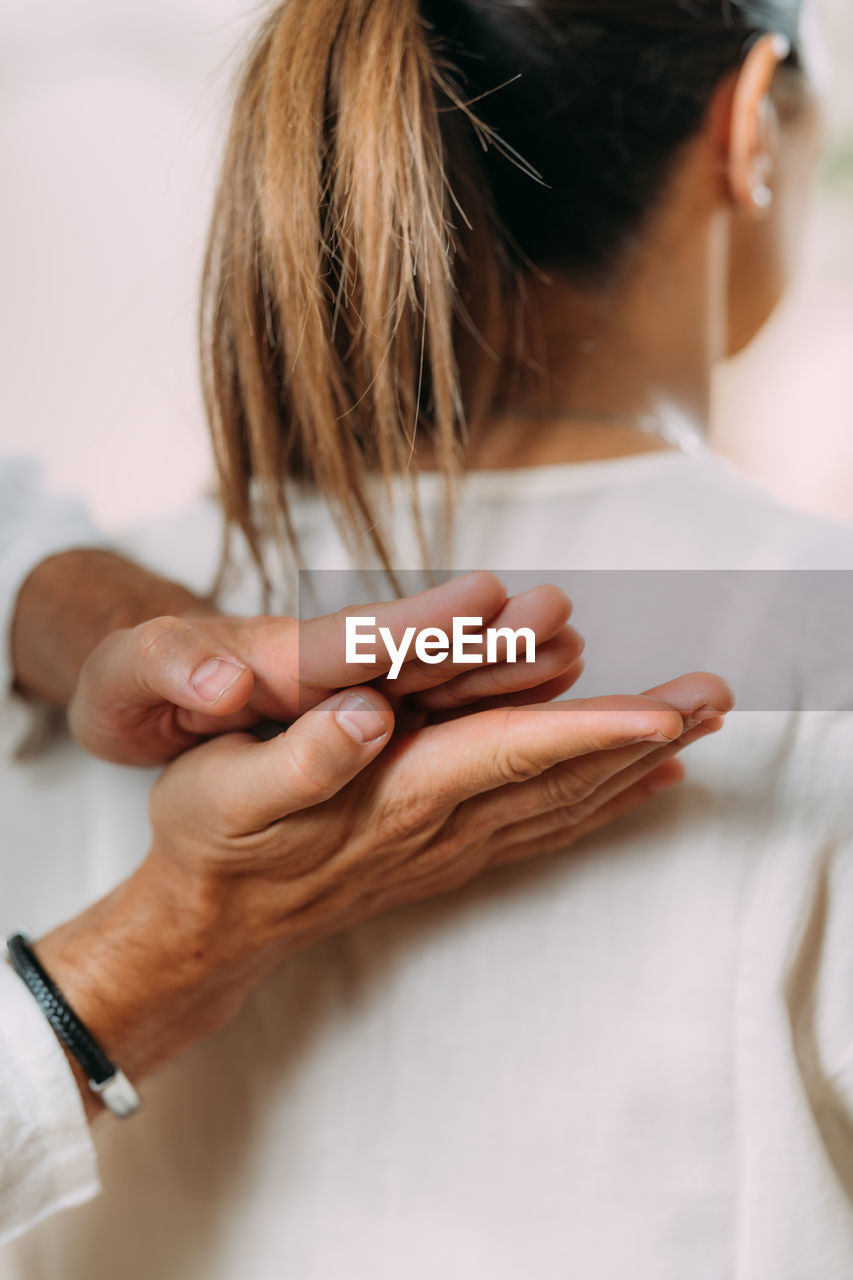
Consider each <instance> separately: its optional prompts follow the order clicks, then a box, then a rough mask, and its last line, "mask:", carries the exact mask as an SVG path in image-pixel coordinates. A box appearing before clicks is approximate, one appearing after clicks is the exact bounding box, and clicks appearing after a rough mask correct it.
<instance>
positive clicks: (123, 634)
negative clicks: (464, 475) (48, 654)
mask: <svg viewBox="0 0 853 1280" xmlns="http://www.w3.org/2000/svg"><path fill="white" fill-rule="evenodd" d="M197 608H198V606H197ZM345 612H346V613H347V614H350V615H352V614H361V615H370V616H373V617H375V619H376V624H375V625H376V627H377V628H378V627H387V628H388V629H389V630H390V632H391V633H392V635H393V637H394V639H395V641H396V642H397V643H399V640H400V638H401V636H402V635H403V633H404V631H405V630H406V629H407V628H411V627H414V628H416V629H417V630H418V631H420V630H421V629H423V628H425V627H428V626H429V627H439V628H441V629H442V630H444V631H447V632H450V631H451V630H452V625H453V618H454V617H459V616H470V617H478V618H482V619H483V621H484V626H492V627H498V628H500V627H510V628H512V629H516V628H519V627H521V626H526V627H529V628H531V630H533V631H534V633H535V635H536V661H535V662H533V663H530V664H527V663H525V662H522V661H518V662H516V663H514V664H510V663H507V662H505V661H502V660H499V661H497V662H496V663H493V664H491V665H489V666H486V665H474V664H473V663H466V664H463V665H457V666H454V665H453V664H452V663H451V662H449V661H447V662H443V663H441V664H438V665H426V664H424V663H422V662H420V661H419V660H418V659H417V658H416V657H415V656H414V649H413V647H412V648H410V650H409V652H408V654H407V660H406V662H405V665H404V666H403V669H402V671H401V672H400V673H399V676H398V678H397V679H396V680H395V681H393V682H390V681H387V680H386V679H385V678H384V677H385V673H386V672H387V671H388V668H389V665H390V658H389V657H388V653H387V651H386V650H385V648H384V647H382V648H380V649H378V650H377V662H376V663H375V664H373V665H359V666H354V665H353V664H349V665H348V664H347V662H346V660H345V658H346V653H345V630H344V620H343V617H344V615H343V611H342V612H341V613H336V614H330V615H328V616H326V617H321V618H315V619H313V620H311V621H307V622H301V623H300V622H297V620H296V619H294V618H274V617H262V618H250V619H243V618H230V617H225V616H222V615H218V614H216V613H214V612H213V611H207V612H206V613H200V612H194V609H193V606H192V605H190V606H189V607H188V608H186V609H184V610H183V611H182V613H181V615H180V616H165V617H158V618H154V619H152V620H149V621H146V622H144V623H142V624H140V625H138V626H135V627H129V628H122V629H119V630H115V631H112V632H110V633H109V634H108V635H107V636H106V637H105V638H104V639H103V640H101V641H100V643H99V644H97V645H96V647H95V648H94V649H93V651H92V652H91V654H90V655H89V656H88V657H87V658H86V660H85V661H84V663H83V665H82V668H81V670H80V674H79V678H78V680H77V683H76V688H75V692H74V695H73V698H72V699H71V703H70V706H69V709H68V717H69V724H70V726H71V730H72V732H73V733H74V736H75V737H76V738H77V740H78V741H79V742H80V743H81V745H82V746H84V747H85V748H86V749H87V750H88V751H90V752H91V753H92V754H94V755H97V756H101V757H102V758H104V759H107V760H113V761H116V762H119V763H122V764H138V765H151V764H159V763H163V762H165V761H167V760H171V759H172V758H173V757H174V756H176V755H178V754H179V753H180V752H182V751H184V750H186V749H187V748H188V747H191V746H194V745H195V744H196V743H198V742H199V741H200V740H201V739H202V738H204V737H209V736H211V735H213V734H220V733H225V732H228V731H230V730H233V729H245V728H249V727H252V726H254V725H256V724H257V723H258V722H259V721H262V720H268V719H271V720H275V721H284V722H289V721H291V720H295V719H296V718H297V717H298V716H299V715H301V714H302V713H303V712H304V711H306V710H308V709H310V708H311V707H314V706H316V705H317V704H318V703H320V702H322V701H323V699H325V698H327V697H328V696H329V694H330V693H332V692H334V691H335V690H338V689H342V688H345V687H346V686H348V685H353V684H360V683H362V682H363V681H365V680H370V681H371V682H374V683H375V682H378V683H379V684H381V685H383V686H384V688H385V691H386V692H387V693H388V694H389V696H394V697H397V696H404V695H409V696H412V695H414V694H416V693H418V692H420V691H423V696H424V702H425V706H429V707H430V708H431V709H433V710H436V709H438V708H440V707H444V708H447V709H456V710H458V709H459V708H460V707H464V706H465V705H467V704H470V703H479V702H482V701H483V700H484V699H495V698H500V697H504V698H512V697H517V696H519V695H520V693H521V691H524V692H525V698H526V700H527V701H538V700H547V699H549V698H553V697H554V696H555V695H556V694H558V693H562V692H563V691H564V690H565V689H567V688H568V687H569V686H570V685H571V684H572V683H573V682H574V680H576V679H577V677H578V675H579V674H580V671H581V664H580V661H579V659H580V654H581V651H582V648H583V641H582V640H581V638H580V636H579V635H578V633H577V632H576V631H574V630H573V629H572V628H571V627H568V626H566V621H567V619H568V616H569V613H570V612H571V605H570V603H569V601H568V600H567V598H566V596H565V595H563V593H562V592H561V591H558V590H557V589H556V588H555V587H548V586H543V587H537V588H534V589H533V590H531V591H527V592H524V593H523V594H522V595H519V596H516V597H515V598H513V599H507V593H506V590H505V588H504V587H503V586H502V584H501V583H500V581H499V580H498V579H497V578H496V577H495V576H494V575H493V574H490V573H475V574H469V575H468V576H466V577H464V578H458V579H453V580H451V581H450V582H447V583H445V584H444V585H442V586H440V587H435V588H433V589H431V590H429V591H424V592H421V593H420V594H418V595H415V596H411V597H409V598H407V599H403V600H397V601H394V602H392V603H389V604H375V605H363V606H359V607H358V608H356V609H348V610H346V611H345ZM498 656H499V659H500V656H501V655H500V652H499V655H498ZM533 690H535V692H531V691H533ZM348 705H350V706H351V707H352V706H355V705H356V704H355V703H353V702H352V701H351V702H350V703H349V704H348Z"/></svg>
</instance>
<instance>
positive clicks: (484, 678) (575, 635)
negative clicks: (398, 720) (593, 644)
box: [415, 627, 584, 711]
mask: <svg viewBox="0 0 853 1280" xmlns="http://www.w3.org/2000/svg"><path fill="white" fill-rule="evenodd" d="M583 649H584V641H583V637H582V636H581V635H580V633H579V632H578V631H575V629H574V627H562V628H561V629H560V631H558V632H557V634H556V635H555V636H552V637H551V639H549V640H546V641H545V642H544V643H540V641H539V639H538V636H537V641H536V658H535V661H534V662H530V663H528V662H524V661H516V662H505V661H501V662H498V663H497V664H496V665H490V666H483V667H478V668H475V669H473V670H470V671H467V672H465V673H464V674H462V675H458V676H456V677H455V679H451V680H449V681H448V682H447V683H446V684H441V685H437V686H436V687H435V688H432V689H427V690H425V691H424V692H422V693H418V694H416V695H415V703H416V705H417V706H419V707H423V708H424V709H425V710H427V711H442V710H453V709H455V708H458V707H464V706H468V705H469V704H470V703H472V702H480V701H483V700H485V699H489V698H505V697H507V696H508V695H510V694H513V693H524V692H526V691H527V690H530V689H533V688H538V687H540V686H541V685H543V684H546V683H549V682H551V681H554V680H557V679H558V678H559V677H560V676H562V675H564V674H565V673H566V672H567V671H569V669H570V668H573V667H576V666H577V664H578V662H579V661H580V656H581V654H582V653H583ZM578 674H580V672H578ZM564 687H568V686H564ZM537 700H538V699H537Z"/></svg>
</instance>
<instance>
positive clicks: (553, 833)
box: [490, 760, 686, 867]
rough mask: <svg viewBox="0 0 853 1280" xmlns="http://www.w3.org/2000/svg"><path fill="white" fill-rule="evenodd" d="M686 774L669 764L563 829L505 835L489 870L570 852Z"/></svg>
mask: <svg viewBox="0 0 853 1280" xmlns="http://www.w3.org/2000/svg"><path fill="white" fill-rule="evenodd" d="M685 773H686V770H685V768H684V766H683V765H682V764H681V762H680V761H678V760H670V761H667V762H666V763H665V764H662V765H661V766H660V767H659V768H658V769H655V770H654V771H653V772H652V773H650V774H648V775H647V776H646V777H645V778H643V779H641V780H640V781H639V782H635V783H634V785H633V786H631V787H628V788H626V790H624V791H621V792H620V793H619V794H618V795H616V796H614V797H613V798H612V799H611V800H609V801H608V802H607V804H605V805H602V806H601V808H600V809H596V810H595V811H594V812H593V813H590V814H588V815H587V816H586V817H585V818H584V819H583V820H582V821H581V822H569V823H566V824H565V825H564V826H560V825H559V824H552V826H551V828H550V830H549V831H548V832H547V833H545V834H541V835H536V836H531V835H530V833H529V832H527V833H525V832H524V831H523V830H521V828H519V830H517V831H516V832H515V833H514V834H512V835H510V834H509V833H507V836H506V838H505V839H499V840H498V841H497V842H496V845H495V850H494V856H493V858H492V859H491V860H490V866H495V867H499V866H503V865H505V864H507V863H514V862H524V861H528V860H529V859H531V858H540V857H544V856H546V855H547V854H551V853H558V852H562V851H565V850H566V849H569V848H571V847H572V846H574V845H576V844H578V843H579V841H581V840H583V839H584V838H585V837H586V836H589V835H592V833H593V832H595V831H600V830H601V829H602V828H603V827H606V826H609V825H610V824H611V823H612V822H615V821H616V820H617V819H618V818H623V817H625V816H626V815H627V814H629V813H633V812H634V811H635V810H637V809H639V808H641V807H642V806H643V805H644V804H646V803H648V801H649V800H651V799H652V798H653V797H654V796H656V795H659V794H660V792H661V791H667V790H669V789H670V788H672V787H675V786H678V784H679V783H680V782H682V781H683V779H684V776H685Z"/></svg>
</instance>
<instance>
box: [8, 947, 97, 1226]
mask: <svg viewBox="0 0 853 1280" xmlns="http://www.w3.org/2000/svg"><path fill="white" fill-rule="evenodd" d="M0 1151H2V1153H3V1157H2V1161H0V1243H5V1242H7V1241H8V1240H11V1239H13V1238H14V1237H15V1236H18V1235H21V1234H22V1233H23V1232H24V1231H27V1230H28V1229H29V1228H30V1227H32V1226H35V1224H36V1223H37V1222H40V1221H41V1220H42V1219H43V1218H46V1217H48V1216H49V1215H50V1214H52V1213H56V1212H57V1210H59V1209H65V1208H68V1207H70V1206H72V1205H77V1204H82V1203H83V1202H84V1201H86V1200H91V1199H92V1197H93V1196H95V1195H97V1194H98V1192H99V1191H100V1189H101V1184H100V1181H99V1178H98V1167H97V1158H96V1155H95V1147H94V1144H93V1142H92V1136H91V1133H90V1130H89V1125H88V1122H87V1120H86V1114H85V1111H84V1109H83V1100H82V1098H81V1097H80V1090H79V1088H78V1085H77V1081H76V1080H75V1078H74V1074H73V1072H72V1070H71V1067H70V1065H69V1062H68V1059H67V1058H66V1056H65V1053H64V1051H63V1049H62V1047H61V1045H60V1043H59V1041H58V1040H57V1038H56V1036H55V1035H54V1033H53V1031H52V1030H51V1028H50V1024H49V1023H48V1021H47V1019H46V1018H45V1016H44V1014H43V1013H42V1011H41V1009H39V1007H38V1005H37V1003H36V1001H35V1000H34V999H33V997H32V995H31V994H30V992H29V991H28V990H27V988H26V987H25V986H24V984H23V982H22V981H21V979H20V978H19V977H18V975H17V974H16V973H15V972H14V970H13V969H12V968H11V967H10V965H9V964H8V962H7V961H6V960H5V959H4V960H2V961H0Z"/></svg>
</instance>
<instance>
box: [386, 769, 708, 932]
mask: <svg viewBox="0 0 853 1280" xmlns="http://www.w3.org/2000/svg"><path fill="white" fill-rule="evenodd" d="M684 774H685V770H684V767H683V765H682V764H681V763H680V762H679V761H677V760H673V761H667V762H666V763H665V764H662V765H660V766H659V767H658V768H656V769H654V770H653V771H652V773H651V774H650V775H649V776H648V777H646V778H644V779H643V780H642V781H641V782H638V783H636V784H635V785H634V786H633V787H630V788H628V789H627V790H626V791H625V792H623V793H622V794H620V795H619V796H616V797H614V799H613V800H611V801H610V802H609V803H608V804H607V805H605V806H603V807H602V808H601V809H600V810H597V811H596V812H595V813H593V814H590V815H588V816H587V817H586V818H584V819H583V820H582V821H581V822H577V823H568V822H566V823H563V824H557V823H554V822H552V824H551V826H550V827H549V829H548V830H547V831H546V832H543V833H540V834H536V835H531V832H530V829H529V824H525V823H519V824H518V825H517V826H516V827H513V828H511V829H510V828H507V829H505V830H504V831H502V832H500V833H498V834H497V835H493V836H488V837H487V838H485V839H483V840H482V841H480V842H478V843H474V845H473V846H472V844H471V841H470V840H469V839H463V840H459V839H458V838H457V839H455V840H454V838H453V837H451V838H450V840H448V841H445V843H444V845H443V846H440V854H441V856H439V857H435V856H434V855H433V856H427V857H421V858H419V859H417V860H414V861H412V862H411V863H409V864H407V865H408V867H409V868H410V871H411V874H410V875H409V876H407V878H406V879H405V881H404V882H402V883H400V884H389V887H388V889H387V891H386V892H385V893H384V894H383V895H380V896H379V898H378V899H377V909H379V910H387V909H389V908H391V907H394V906H396V905H398V904H399V902H400V901H405V902H406V903H409V902H416V901H418V900H422V899H424V898H431V897H434V896H436V895H437V894H442V893H449V892H452V891H454V890H456V889H459V888H461V887H462V886H463V885H465V884H467V883H468V882H469V881H471V880H474V879H476V878H477V876H479V875H480V874H481V873H482V872H484V871H489V870H491V869H492V868H494V867H498V866H501V865H503V864H505V863H509V862H519V861H522V860H526V859H531V858H535V857H541V856H545V855H546V854H549V853H554V852H557V851H558V850H560V851H564V850H565V849H567V848H568V847H569V846H570V845H573V844H575V843H576V842H577V841H578V840H580V839H582V838H583V836H585V835H588V834H590V833H591V832H593V831H595V830H598V828H600V827H604V826H606V825H607V824H608V823H610V822H614V821H615V820H616V819H617V818H619V817H622V816H623V815H624V814H626V813H630V812H632V811H633V810H634V809H636V808H638V807H639V806H640V805H643V804H645V803H646V802H647V801H648V800H649V799H651V797H652V796H653V795H657V794H658V793H659V792H660V791H663V790H665V789H666V788H668V787H672V786H675V785H676V784H677V783H678V782H680V781H681V780H682V779H683V777H684ZM457 846H458V847H460V848H462V849H463V850H464V853H463V854H462V855H461V856H454V854H453V852H452V851H453V850H454V848H456V847H457ZM448 851H449V852H448ZM424 867H427V868H428V870H422V868H424Z"/></svg>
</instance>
